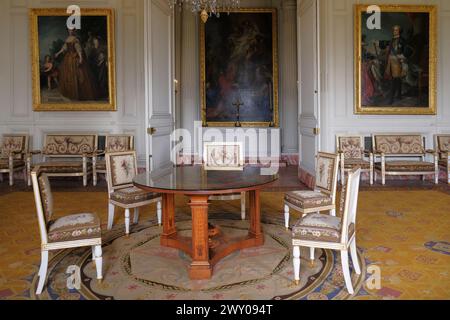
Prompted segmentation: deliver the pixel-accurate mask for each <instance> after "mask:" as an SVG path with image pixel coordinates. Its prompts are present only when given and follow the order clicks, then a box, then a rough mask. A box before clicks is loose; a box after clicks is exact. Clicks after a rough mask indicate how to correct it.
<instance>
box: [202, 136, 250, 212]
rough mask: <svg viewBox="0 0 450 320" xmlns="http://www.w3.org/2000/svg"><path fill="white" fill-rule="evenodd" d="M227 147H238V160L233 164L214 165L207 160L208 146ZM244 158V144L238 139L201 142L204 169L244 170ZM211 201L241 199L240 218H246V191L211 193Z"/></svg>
mask: <svg viewBox="0 0 450 320" xmlns="http://www.w3.org/2000/svg"><path fill="white" fill-rule="evenodd" d="M221 146H224V147H228V146H231V147H232V146H235V147H237V148H238V161H237V164H236V165H234V166H230V167H227V166H214V165H211V164H210V163H209V161H208V159H209V154H208V150H209V148H210V147H221ZM244 166H245V159H244V146H243V143H242V142H240V141H237V142H204V143H203V167H204V169H205V170H219V171H220V170H223V171H232V170H244ZM209 200H211V201H233V200H241V219H242V220H245V218H246V193H245V192H241V193H236V194H226V195H213V196H210V197H209Z"/></svg>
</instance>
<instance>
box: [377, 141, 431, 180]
mask: <svg viewBox="0 0 450 320" xmlns="http://www.w3.org/2000/svg"><path fill="white" fill-rule="evenodd" d="M372 139H373V148H374V153H375V158H376V161H375V171H376V172H379V173H381V178H382V184H383V185H384V184H386V176H387V175H392V176H399V175H418V176H422V178H425V176H427V175H433V176H434V182H435V184H438V183H439V164H438V160H439V159H438V153H437V152H436V151H434V150H426V148H425V138H424V137H423V136H422V135H421V134H406V133H405V134H398V133H397V134H374V135H373V137H372ZM427 155H431V156H433V160H434V161H433V162H428V161H426V156H427Z"/></svg>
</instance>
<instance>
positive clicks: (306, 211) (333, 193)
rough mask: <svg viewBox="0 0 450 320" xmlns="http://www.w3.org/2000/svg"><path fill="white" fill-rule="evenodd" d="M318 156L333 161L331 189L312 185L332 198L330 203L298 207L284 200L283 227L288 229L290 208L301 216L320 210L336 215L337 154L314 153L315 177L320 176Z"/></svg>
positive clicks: (315, 189)
mask: <svg viewBox="0 0 450 320" xmlns="http://www.w3.org/2000/svg"><path fill="white" fill-rule="evenodd" d="M320 158H326V159H331V160H333V161H334V165H333V173H332V180H331V190H327V189H325V188H321V187H318V186H317V183H316V186H315V187H314V191H318V192H320V193H322V194H325V195H327V196H330V197H331V199H332V203H331V204H330V205H326V206H318V207H314V208H300V207H298V206H296V205H294V204H292V203H290V202H288V201H286V200H284V220H285V227H286V229H289V219H290V212H289V211H290V209H294V210H295V211H298V212H300V214H301V215H302V216H305V215H307V214H309V213H315V212H322V211H330V214H331V215H332V216H336V191H337V177H338V171H339V158H340V156H339V154H333V153H326V152H319V153H318V154H317V155H316V179H317V177H319V176H320V168H319V165H318V162H319V159H320Z"/></svg>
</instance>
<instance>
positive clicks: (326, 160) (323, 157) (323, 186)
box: [316, 152, 339, 200]
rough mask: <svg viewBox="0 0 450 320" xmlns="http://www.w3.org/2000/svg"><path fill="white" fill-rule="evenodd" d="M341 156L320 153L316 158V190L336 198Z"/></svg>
mask: <svg viewBox="0 0 450 320" xmlns="http://www.w3.org/2000/svg"><path fill="white" fill-rule="evenodd" d="M338 169H339V155H338V154H334V153H325V152H319V153H318V154H317V157H316V189H317V190H319V191H321V192H323V193H325V194H328V195H331V196H332V197H333V200H334V198H335V196H336V188H337V175H338Z"/></svg>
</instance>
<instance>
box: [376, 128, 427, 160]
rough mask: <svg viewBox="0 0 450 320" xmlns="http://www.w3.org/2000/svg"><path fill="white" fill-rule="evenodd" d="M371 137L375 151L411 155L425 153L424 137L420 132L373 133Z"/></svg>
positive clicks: (393, 154)
mask: <svg viewBox="0 0 450 320" xmlns="http://www.w3.org/2000/svg"><path fill="white" fill-rule="evenodd" d="M372 139H373V148H374V152H375V153H381V152H382V153H384V154H385V155H387V156H412V157H414V156H423V154H424V153H425V139H424V137H423V136H422V135H421V134H414V133H413V134H408V133H405V134H401V133H400V134H398V133H396V134H374V135H373V136H372Z"/></svg>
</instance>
